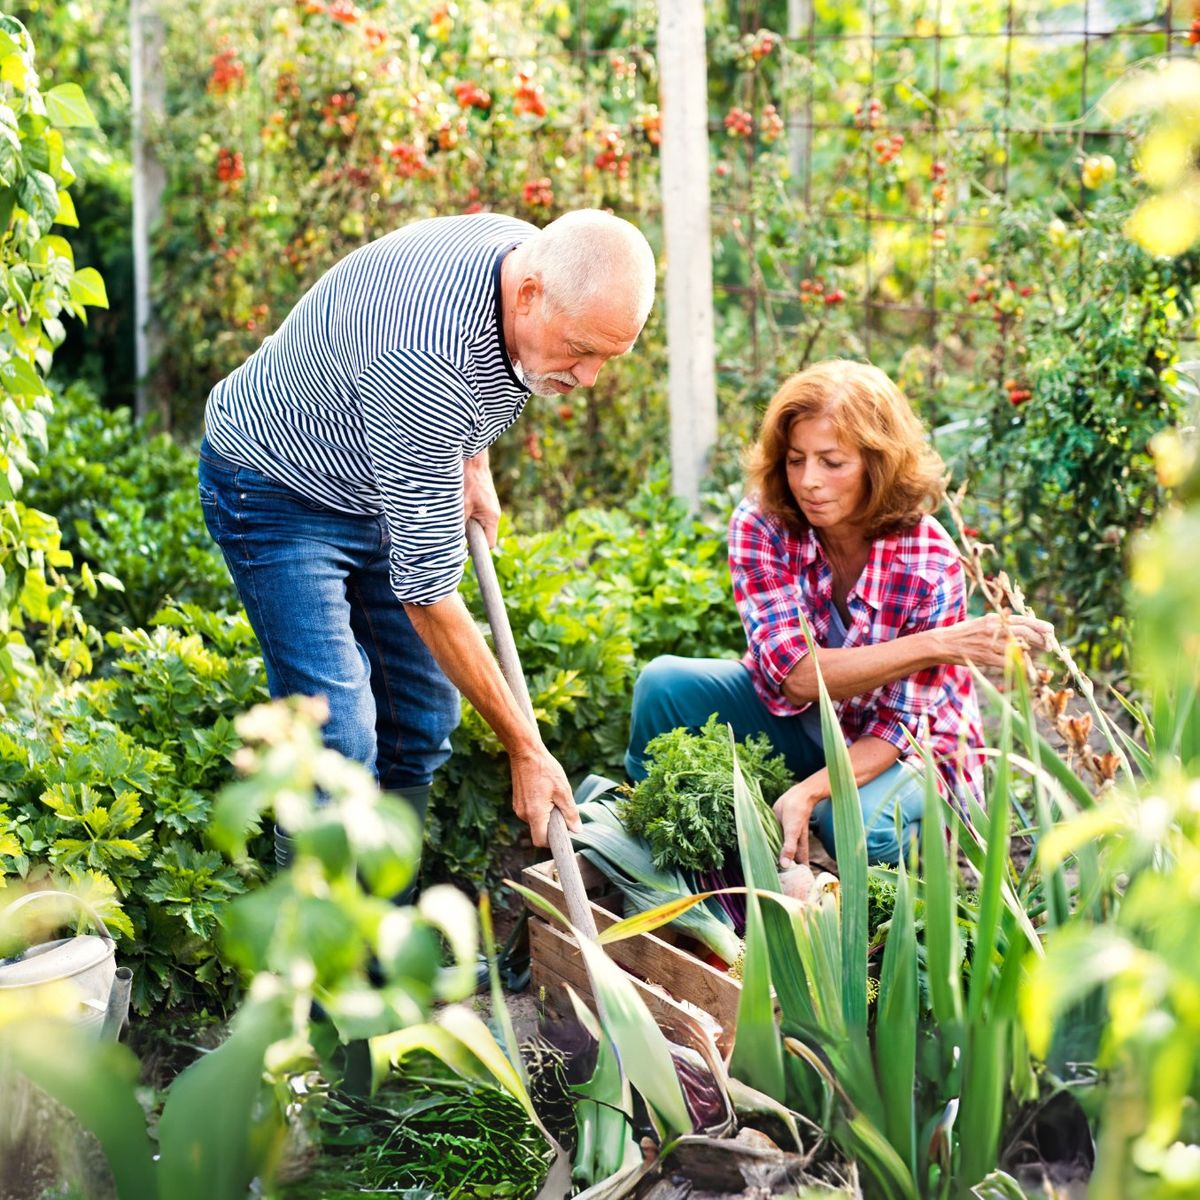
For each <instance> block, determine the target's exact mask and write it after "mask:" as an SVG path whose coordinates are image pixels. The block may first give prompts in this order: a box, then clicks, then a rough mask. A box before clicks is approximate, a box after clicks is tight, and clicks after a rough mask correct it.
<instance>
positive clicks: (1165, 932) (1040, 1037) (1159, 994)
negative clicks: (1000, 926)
mask: <svg viewBox="0 0 1200 1200" xmlns="http://www.w3.org/2000/svg"><path fill="white" fill-rule="evenodd" d="M1175 451H1176V452H1177V453H1180V452H1181V457H1182V458H1183V460H1184V461H1185V462H1186V460H1187V458H1188V457H1191V458H1192V468H1191V470H1190V472H1188V473H1187V474H1186V475H1185V476H1184V477H1183V478H1182V479H1181V480H1180V484H1181V486H1180V488H1179V497H1180V504H1179V506H1178V508H1177V509H1175V510H1174V511H1170V512H1168V513H1166V514H1164V516H1163V517H1162V518H1161V519H1160V520H1159V522H1158V524H1157V526H1156V527H1155V529H1154V530H1153V531H1152V533H1151V534H1149V535H1148V536H1147V537H1145V538H1144V539H1143V540H1142V541H1141V543H1140V545H1139V547H1138V553H1137V557H1136V559H1135V566H1134V573H1133V579H1134V590H1133V603H1134V608H1135V611H1136V612H1137V614H1138V618H1139V621H1138V626H1137V629H1138V638H1137V641H1136V642H1135V652H1136V655H1137V658H1136V662H1137V665H1138V667H1139V668H1140V670H1141V673H1142V675H1141V677H1142V680H1143V684H1144V687H1145V688H1146V691H1147V693H1148V696H1147V707H1146V708H1145V709H1139V710H1138V715H1139V718H1140V722H1141V726H1142V730H1143V732H1144V734H1145V736H1144V739H1143V741H1142V742H1141V743H1139V742H1138V741H1134V740H1133V739H1127V744H1128V748H1129V751H1130V753H1131V755H1133V756H1134V757H1135V760H1136V762H1137V763H1138V766H1139V768H1140V771H1141V772H1142V774H1141V775H1140V777H1139V776H1134V775H1133V774H1132V773H1129V774H1128V775H1126V776H1125V777H1123V778H1122V779H1121V780H1120V781H1119V782H1118V784H1117V785H1116V786H1113V787H1110V788H1108V789H1107V790H1106V791H1105V792H1103V793H1102V794H1101V795H1100V796H1099V797H1098V798H1097V801H1096V803H1095V805H1094V806H1089V807H1086V808H1082V809H1081V810H1080V811H1079V812H1077V813H1076V814H1074V815H1073V816H1071V817H1069V818H1068V819H1067V820H1064V821H1062V822H1061V823H1059V824H1058V825H1056V826H1055V827H1054V828H1053V829H1051V830H1050V831H1049V832H1048V833H1047V834H1046V835H1045V836H1044V837H1043V839H1042V843H1041V851H1040V854H1041V859H1042V869H1043V871H1044V873H1046V874H1047V875H1049V874H1051V873H1053V872H1055V871H1059V870H1062V869H1063V866H1064V865H1065V864H1066V863H1069V862H1070V861H1071V859H1072V858H1074V859H1076V860H1082V859H1083V857H1084V855H1085V854H1089V855H1090V856H1091V857H1092V859H1093V862H1094V868H1093V869H1094V870H1095V871H1097V872H1098V873H1099V874H1100V875H1101V880H1102V884H1103V887H1104V889H1105V892H1106V898H1107V904H1106V906H1105V908H1104V910H1103V918H1104V919H1100V917H1099V916H1098V914H1097V911H1096V908H1095V906H1091V907H1088V908H1084V909H1081V910H1080V911H1077V912H1075V913H1072V914H1071V915H1070V917H1069V919H1067V920H1064V921H1061V922H1059V923H1058V925H1057V926H1056V927H1055V928H1054V929H1052V930H1051V931H1050V933H1049V935H1048V938H1047V948H1046V957H1045V960H1044V961H1043V962H1041V963H1039V964H1037V967H1036V969H1035V970H1034V971H1033V972H1032V974H1031V977H1030V979H1029V982H1028V986H1027V987H1026V988H1025V989H1024V990H1023V992H1022V995H1021V1011H1022V1016H1023V1018H1024V1021H1025V1027H1026V1029H1027V1030H1028V1033H1029V1039H1030V1043H1031V1045H1032V1046H1033V1048H1034V1050H1035V1051H1036V1052H1037V1053H1039V1054H1047V1053H1050V1052H1051V1050H1052V1047H1053V1045H1054V1044H1055V1043H1056V1042H1057V1041H1059V1040H1061V1039H1062V1038H1063V1037H1064V1036H1066V1035H1067V1034H1069V1032H1070V1029H1071V1027H1072V1025H1073V1023H1074V1021H1075V1015H1076V1013H1077V1012H1078V1011H1079V1010H1080V1008H1081V1007H1083V1006H1085V1005H1089V1004H1090V1005H1095V1006H1097V1007H1098V1008H1099V1011H1100V1012H1101V1014H1102V1015H1103V1016H1104V1017H1105V1018H1106V1020H1105V1021H1104V1023H1103V1028H1102V1032H1101V1037H1100V1044H1099V1048H1098V1050H1099V1053H1098V1056H1097V1058H1098V1062H1099V1064H1100V1065H1101V1066H1102V1067H1103V1068H1104V1069H1105V1071H1106V1072H1107V1082H1108V1087H1107V1088H1106V1091H1105V1093H1104V1095H1103V1107H1102V1111H1101V1118H1100V1123H1099V1135H1098V1139H1097V1141H1098V1154H1097V1161H1096V1170H1095V1175H1094V1177H1093V1180H1092V1189H1091V1194H1092V1195H1094V1196H1096V1197H1098V1198H1099V1200H1117V1197H1121V1198H1122V1200H1124V1198H1125V1197H1131V1198H1136V1200H1173V1198H1175V1197H1180V1196H1184V1195H1188V1194H1190V1193H1191V1192H1194V1191H1195V1190H1196V1188H1197V1186H1200V1022H1198V1021H1197V1013H1196V1009H1195V1006H1194V1005H1193V1004H1191V1002H1190V1000H1189V997H1191V996H1193V995H1194V994H1195V993H1196V989H1197V986H1198V984H1200V979H1198V975H1197V967H1196V956H1195V952H1194V947H1195V944H1196V938H1197V937H1198V936H1200V928H1198V925H1197V913H1198V911H1200V910H1198V909H1197V905H1196V904H1195V903H1194V902H1193V897H1194V892H1195V886H1196V880H1197V878H1200V819H1198V811H1200V810H1198V808H1197V804H1196V796H1197V782H1196V780H1197V767H1198V764H1200V754H1198V751H1197V747H1198V744H1200V739H1198V737H1197V707H1196V704H1197V695H1198V694H1200V658H1198V656H1197V652H1196V651H1197V647H1196V641H1195V628H1196V618H1195V614H1196V606H1197V603H1200V577H1198V576H1197V572H1196V565H1195V564H1196V552H1197V548H1200V505H1198V503H1197V500H1198V498H1200V471H1197V469H1196V467H1195V459H1194V446H1193V447H1190V448H1188V449H1186V450H1185V449H1184V448H1182V447H1179V446H1176V447H1175Z"/></svg>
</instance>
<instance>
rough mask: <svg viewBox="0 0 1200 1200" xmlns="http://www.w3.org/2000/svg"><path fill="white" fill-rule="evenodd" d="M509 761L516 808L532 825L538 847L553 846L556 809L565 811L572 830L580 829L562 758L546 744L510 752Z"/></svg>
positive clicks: (519, 815) (563, 813) (534, 840)
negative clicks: (551, 825)
mask: <svg viewBox="0 0 1200 1200" xmlns="http://www.w3.org/2000/svg"><path fill="white" fill-rule="evenodd" d="M509 761H510V763H511V764H512V785H513V811H514V812H515V813H516V814H517V816H518V817H520V818H521V820H522V821H524V822H525V823H526V824H527V825H528V826H529V832H530V833H531V834H532V836H533V844H534V845H535V846H548V845H550V836H549V834H548V832H547V826H548V825H549V823H550V812H551V810H552V809H554V808H558V809H561V810H562V815H563V816H564V817H565V818H566V822H567V828H568V829H571V830H575V829H579V828H580V821H579V812H578V810H577V809H576V807H575V800H574V797H572V795H571V785H570V784H569V783H568V782H567V776H566V774H565V773H564V771H563V769H562V767H560V766H559V764H558V760H557V759H555V758H554V756H553V755H552V754H551V753H550V752H549V751H548V750H547V749H546V748H545V746H541V745H539V746H538V747H537V748H536V749H534V750H531V751H529V752H527V753H523V754H513V755H510V756H509Z"/></svg>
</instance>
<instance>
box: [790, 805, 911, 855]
mask: <svg viewBox="0 0 1200 1200" xmlns="http://www.w3.org/2000/svg"><path fill="white" fill-rule="evenodd" d="M893 813H894V809H893V810H889V811H886V812H881V813H879V814H878V819H877V820H872V821H871V823H870V824H869V825H868V827H867V829H866V842H867V862H868V863H884V864H886V865H888V866H893V867H894V866H895V865H896V864H897V863H898V862H899V861H900V847H901V846H903V847H904V848H905V849H904V854H905V858H906V859H907V857H908V854H909V851H910V850H911V849H912V846H913V844H914V842H917V841H919V839H920V834H921V822H920V820H919V819H918V820H907V819H904V818H902V821H903V823H902V825H901V827H900V831H899V833H897V831H896V825H895V817H894V815H893ZM833 830H834V823H833V802H832V801H831V800H822V801H821V802H820V803H819V804H817V805H816V806H815V807H814V808H813V813H812V831H813V832H814V833H815V834H816V835H817V836H818V837H819V838H820V839H821V844H822V845H823V846H824V847H825V849H826V850H827V851H828V852H829V853H830V854H831V855H832V856H833V857H834V858H836V857H837V841H836V838H835V837H834V832H833Z"/></svg>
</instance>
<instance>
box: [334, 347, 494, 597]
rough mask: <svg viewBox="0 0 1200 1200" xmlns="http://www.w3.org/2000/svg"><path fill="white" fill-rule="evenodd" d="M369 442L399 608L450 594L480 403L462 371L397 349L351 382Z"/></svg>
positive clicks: (462, 552) (457, 574) (462, 553)
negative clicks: (466, 466)
mask: <svg viewBox="0 0 1200 1200" xmlns="http://www.w3.org/2000/svg"><path fill="white" fill-rule="evenodd" d="M356 384H357V388H358V393H359V397H360V400H361V402H362V409H363V414H364V417H365V421H366V437H367V445H368V449H369V451H370V454H371V462H372V467H373V470H374V474H375V479H376V482H377V483H378V485H379V492H380V496H381V497H382V502H383V511H384V515H385V516H386V517H387V522H388V528H389V530H390V533H391V539H392V547H391V584H392V591H393V592H395V594H396V598H397V599H398V600H399V601H400V602H401V603H403V604H433V603H435V602H436V601H438V600H442V599H444V598H445V597H446V596H449V595H451V594H453V592H454V591H455V590H456V589H457V588H458V584H459V581H460V580H461V579H462V572H463V565H464V564H465V562H466V559H467V543H466V534H465V531H464V527H463V445H464V443H465V442H466V440H467V438H468V437H469V435H470V434H471V432H472V430H473V429H474V428H475V426H476V424H477V423H478V421H479V415H480V414H479V402H478V400H477V398H476V396H475V393H474V391H473V390H472V389H471V387H470V385H469V384H468V382H467V380H466V378H465V376H464V375H463V373H462V371H461V370H460V368H459V367H458V366H457V365H456V364H455V363H453V362H451V361H450V360H449V359H447V358H445V357H444V356H442V355H439V354H434V353H432V352H430V351H425V350H412V349H403V350H394V351H392V352H390V353H388V354H385V355H383V356H381V357H380V358H377V359H376V360H375V361H373V362H372V363H371V364H370V365H369V366H368V367H367V368H366V369H365V370H364V371H363V372H362V374H360V375H359V377H358V379H357V380H356Z"/></svg>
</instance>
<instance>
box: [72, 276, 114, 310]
mask: <svg viewBox="0 0 1200 1200" xmlns="http://www.w3.org/2000/svg"><path fill="white" fill-rule="evenodd" d="M71 299H72V300H74V301H75V302H76V303H77V304H90V305H91V306H92V307H93V308H107V307H108V292H107V291H105V288H104V279H103V278H102V276H101V275H100V272H99V271H97V270H96V268H95V267H82V268H80V270H78V271H76V272H75V274H74V276H72V278H71Z"/></svg>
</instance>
